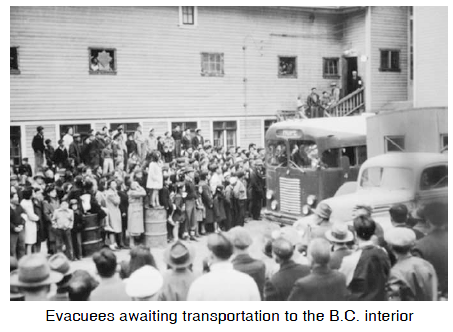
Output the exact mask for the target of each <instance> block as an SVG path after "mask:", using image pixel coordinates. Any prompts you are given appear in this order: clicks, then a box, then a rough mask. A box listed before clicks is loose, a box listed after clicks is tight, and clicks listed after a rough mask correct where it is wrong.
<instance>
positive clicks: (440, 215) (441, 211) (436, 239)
mask: <svg viewBox="0 0 453 332" xmlns="http://www.w3.org/2000/svg"><path fill="white" fill-rule="evenodd" d="M423 216H424V218H425V219H426V220H427V222H428V224H429V225H430V226H431V229H432V230H431V232H430V233H429V234H428V235H426V236H425V237H424V238H422V239H421V240H418V241H417V242H416V243H415V247H414V249H413V250H412V253H413V255H414V256H418V257H420V258H423V259H425V260H427V261H428V262H430V263H431V264H432V265H433V266H434V269H435V270H436V273H437V277H438V279H439V290H440V292H441V295H442V294H446V293H448V225H447V221H448V205H447V204H445V203H440V202H433V203H430V204H428V205H426V206H425V207H424V209H423Z"/></svg>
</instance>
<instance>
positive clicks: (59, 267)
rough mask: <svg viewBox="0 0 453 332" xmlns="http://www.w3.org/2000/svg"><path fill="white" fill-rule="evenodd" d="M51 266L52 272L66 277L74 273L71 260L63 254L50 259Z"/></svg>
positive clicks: (57, 254)
mask: <svg viewBox="0 0 453 332" xmlns="http://www.w3.org/2000/svg"><path fill="white" fill-rule="evenodd" d="M71 202H72V199H71ZM76 202H77V200H76ZM49 266H50V269H51V270H52V271H55V272H59V273H61V274H62V275H64V276H67V275H70V274H72V273H73V272H74V270H73V268H72V266H71V264H70V263H69V259H68V258H67V257H66V255H65V254H63V253H62V252H59V253H56V254H55V255H53V256H51V257H50V258H49Z"/></svg>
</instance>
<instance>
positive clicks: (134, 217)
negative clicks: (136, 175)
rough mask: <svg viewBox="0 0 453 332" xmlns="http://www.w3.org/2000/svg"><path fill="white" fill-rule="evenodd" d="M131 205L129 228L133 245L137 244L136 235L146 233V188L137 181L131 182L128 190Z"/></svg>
mask: <svg viewBox="0 0 453 332" xmlns="http://www.w3.org/2000/svg"><path fill="white" fill-rule="evenodd" d="M127 195H128V197H129V207H128V210H127V230H128V232H129V234H130V236H131V238H130V239H131V246H135V237H136V236H140V235H141V234H143V233H144V231H145V228H144V218H143V197H145V196H146V191H145V189H144V188H142V187H140V185H139V184H138V182H137V181H133V182H132V183H131V188H130V189H129V191H128V192H127Z"/></svg>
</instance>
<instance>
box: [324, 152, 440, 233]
mask: <svg viewBox="0 0 453 332" xmlns="http://www.w3.org/2000/svg"><path fill="white" fill-rule="evenodd" d="M348 186H349V188H348V191H352V190H351V188H350V186H351V184H348ZM431 201H441V202H444V203H447V204H448V156H447V155H446V154H440V153H409V152H407V153H406V152H392V153H387V154H384V155H379V156H376V157H372V158H369V159H368V160H367V161H365V162H364V163H363V165H362V167H361V168H360V171H359V176H358V180H357V182H356V189H355V191H353V192H350V193H346V194H343V193H342V194H339V195H338V194H337V195H335V196H334V197H331V198H328V199H325V200H323V202H325V203H326V204H328V205H329V206H330V207H331V209H332V215H331V217H330V220H331V221H332V222H335V221H339V222H347V223H350V222H351V221H352V215H353V210H354V208H355V207H356V206H357V205H360V204H365V205H369V206H371V208H372V211H373V212H372V217H373V219H374V220H375V221H377V222H379V223H380V224H381V226H382V228H383V229H384V231H385V229H387V228H389V227H391V222H390V215H389V212H388V211H389V209H390V207H391V206H392V205H394V204H397V203H403V204H405V205H406V206H407V207H408V210H409V211H416V210H417V209H418V208H419V207H421V206H423V205H425V204H426V203H429V202H431Z"/></svg>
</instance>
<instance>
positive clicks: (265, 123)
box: [264, 119, 277, 137]
mask: <svg viewBox="0 0 453 332" xmlns="http://www.w3.org/2000/svg"><path fill="white" fill-rule="evenodd" d="M276 122H277V120H275V119H274V120H264V137H266V133H267V130H268V129H269V127H270V126H272V125H273V124H274V123H276Z"/></svg>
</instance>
